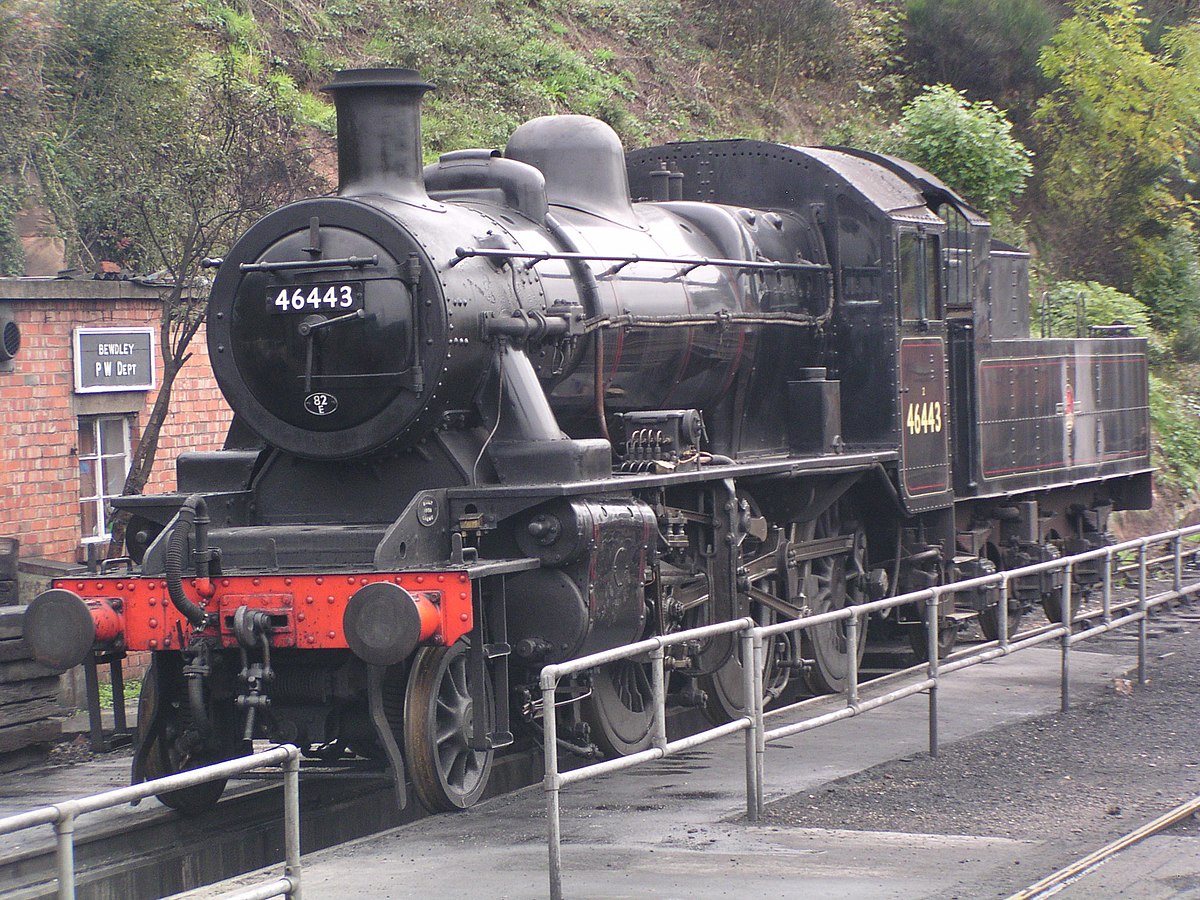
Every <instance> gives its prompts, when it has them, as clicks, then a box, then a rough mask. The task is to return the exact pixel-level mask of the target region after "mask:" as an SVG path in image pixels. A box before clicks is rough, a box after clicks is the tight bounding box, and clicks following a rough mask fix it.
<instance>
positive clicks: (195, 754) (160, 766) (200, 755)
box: [137, 659, 240, 816]
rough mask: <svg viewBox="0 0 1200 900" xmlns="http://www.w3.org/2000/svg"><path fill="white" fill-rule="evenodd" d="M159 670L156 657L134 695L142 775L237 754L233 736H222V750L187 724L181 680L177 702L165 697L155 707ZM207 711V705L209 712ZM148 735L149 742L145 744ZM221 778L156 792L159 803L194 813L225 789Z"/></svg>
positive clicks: (211, 803) (158, 775)
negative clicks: (137, 694)
mask: <svg viewBox="0 0 1200 900" xmlns="http://www.w3.org/2000/svg"><path fill="white" fill-rule="evenodd" d="M161 672H162V663H161V662H160V661H159V660H157V659H155V660H154V661H153V662H152V663H151V664H150V669H149V671H147V672H146V677H145V679H144V680H143V681H142V692H141V694H140V695H139V696H138V717H137V747H138V748H139V753H142V752H144V753H145V762H144V763H143V766H142V771H141V773H140V774H141V776H142V778H143V779H144V780H145V781H152V780H154V779H155V778H164V777H166V776H167V775H176V774H178V773H179V772H183V771H186V770H188V769H196V768H199V767H200V766H207V765H211V764H212V763H217V762H223V761H224V760H226V759H232V758H233V757H235V756H237V755H238V752H239V749H240V744H238V743H236V742H234V741H233V739H232V737H230V740H229V741H226V742H225V743H226V744H227V745H228V746H226V747H225V749H224V750H221V751H219V750H214V749H213V748H212V747H211V746H208V745H206V744H205V742H204V741H203V740H202V739H201V737H200V735H199V734H198V733H197V732H196V730H195V729H194V728H192V726H191V716H190V714H189V712H188V707H187V698H186V696H184V694H185V693H186V691H185V690H184V689H183V687H182V685H180V689H179V691H178V692H177V694H178V696H180V697H181V701H180V703H179V704H178V705H176V704H174V703H170V702H167V703H165V704H164V705H163V706H162V707H161V708H160V707H159V702H160V701H159V690H160V688H159V683H158V682H159V677H160V673H161ZM212 712H213V711H212V710H210V715H211V714H212ZM156 720H157V721H156ZM211 721H213V722H219V721H220V722H224V724H225V725H228V726H230V727H232V723H231V722H228V721H226V720H225V717H221V719H218V718H216V717H213V718H212V720H211ZM226 730H228V729H226ZM230 734H232V732H230ZM147 741H149V742H150V743H149V745H148V746H144V745H145V744H146V742H147ZM226 781H227V779H224V778H220V779H217V780H216V781H207V782H205V783H204V784H198V785H195V786H194V787H187V788H180V789H178V790H174V791H166V792H165V793H162V794H157V795H156V796H157V797H158V799H159V801H160V802H161V803H162V804H163V805H164V806H169V807H170V808H171V809H174V810H177V811H178V812H180V813H183V814H184V815H185V816H198V815H200V814H201V813H204V812H207V811H208V810H210V809H212V808H213V807H214V806H216V804H217V801H218V800H220V799H221V794H222V793H224V791H225V784H226Z"/></svg>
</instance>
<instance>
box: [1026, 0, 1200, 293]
mask: <svg viewBox="0 0 1200 900" xmlns="http://www.w3.org/2000/svg"><path fill="white" fill-rule="evenodd" d="M1074 9H1075V15H1073V16H1072V17H1071V18H1069V19H1067V20H1066V21H1064V22H1063V23H1062V25H1061V26H1060V27H1059V29H1058V31H1057V33H1056V34H1055V35H1054V38H1053V39H1052V40H1051V42H1050V44H1049V45H1047V47H1046V48H1045V49H1044V50H1043V51H1042V55H1041V60H1040V65H1041V68H1042V71H1043V72H1044V73H1045V75H1046V76H1047V77H1048V78H1050V79H1052V80H1053V83H1054V87H1053V88H1052V90H1051V91H1050V92H1049V93H1048V94H1046V95H1045V96H1044V97H1043V98H1042V100H1041V101H1040V102H1039V104H1038V109H1037V112H1036V114H1035V120H1036V125H1037V132H1038V135H1039V137H1040V140H1041V144H1042V147H1043V149H1042V159H1043V165H1042V169H1043V172H1042V187H1043V192H1044V194H1045V197H1046V199H1047V201H1048V202H1049V204H1050V205H1051V210H1050V212H1051V213H1052V217H1051V221H1052V225H1051V229H1050V230H1048V231H1047V232H1046V236H1047V238H1048V240H1049V241H1050V242H1051V243H1052V244H1053V245H1054V246H1055V247H1056V248H1057V249H1058V251H1059V253H1060V255H1066V256H1069V258H1070V263H1071V266H1070V267H1071V270H1072V272H1073V273H1074V274H1075V275H1077V276H1082V277H1085V278H1089V279H1095V280H1100V281H1105V282H1107V283H1110V284H1115V285H1117V286H1119V287H1121V288H1123V289H1125V290H1130V289H1132V288H1135V287H1136V285H1137V283H1138V281H1139V279H1140V278H1141V277H1142V276H1145V275H1149V274H1150V273H1151V272H1152V271H1153V270H1154V269H1155V268H1156V267H1157V266H1158V265H1159V264H1160V263H1161V261H1162V260H1161V257H1162V252H1163V247H1162V241H1163V240H1164V239H1166V238H1168V237H1169V236H1170V235H1171V234H1172V233H1175V235H1176V242H1177V240H1178V238H1180V237H1182V238H1183V239H1184V240H1185V242H1190V238H1189V237H1188V235H1189V234H1190V232H1191V230H1192V221H1191V220H1192V213H1191V209H1190V199H1189V197H1188V187H1189V185H1190V182H1191V181H1193V180H1194V179H1195V177H1196V173H1195V172H1193V171H1192V168H1193V166H1194V156H1193V155H1192V150H1193V148H1194V145H1195V139H1196V136H1197V129H1198V126H1200V27H1198V26H1196V25H1194V24H1193V25H1187V26H1183V27H1179V28H1174V29H1168V30H1167V31H1165V32H1164V33H1163V35H1162V38H1161V45H1160V49H1158V50H1157V51H1151V50H1150V49H1148V48H1147V45H1146V33H1147V27H1148V25H1149V23H1148V21H1147V20H1146V19H1144V18H1142V17H1141V16H1140V15H1139V12H1138V6H1137V4H1136V3H1135V2H1134V0H1076V2H1075V4H1074ZM1054 213H1057V215H1053V214H1054ZM1189 252H1194V250H1192V251H1189ZM1177 268H1178V270H1179V271H1180V272H1186V271H1188V269H1189V267H1188V266H1186V265H1185V266H1179V267H1177ZM1191 268H1194V267H1191ZM1144 299H1146V300H1147V301H1148V302H1149V303H1150V304H1151V305H1152V306H1157V304H1156V302H1155V298H1153V297H1146V298H1144ZM1195 299H1196V298H1195V297H1193V298H1192V301H1193V302H1194V300H1195Z"/></svg>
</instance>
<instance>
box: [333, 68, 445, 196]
mask: <svg viewBox="0 0 1200 900" xmlns="http://www.w3.org/2000/svg"><path fill="white" fill-rule="evenodd" d="M432 88H433V85H432V84H429V83H428V82H426V81H423V80H422V79H421V76H420V74H418V73H417V71H416V70H415V69H346V70H345V71H342V72H338V73H337V74H336V75H335V76H334V77H333V81H332V82H331V83H330V84H327V85H326V86H325V87H324V88H323V90H325V91H327V92H328V93H330V94H332V95H333V102H334V105H335V106H336V107H337V128H338V133H337V147H338V194H339V195H341V196H343V197H353V196H359V195H363V194H384V195H393V196H401V197H411V196H414V195H415V196H418V197H424V196H425V183H424V180H423V179H422V177H421V169H422V167H423V163H424V160H423V158H422V154H421V97H422V96H423V95H424V94H425V92H426V91H428V90H431V89H432Z"/></svg>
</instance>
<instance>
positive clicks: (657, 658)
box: [650, 645, 667, 755]
mask: <svg viewBox="0 0 1200 900" xmlns="http://www.w3.org/2000/svg"><path fill="white" fill-rule="evenodd" d="M663 657H664V653H663V648H662V646H661V645H659V646H658V647H655V648H654V649H653V650H651V651H650V687H651V689H652V690H653V692H654V718H653V720H652V722H651V727H652V728H653V729H654V734H653V735H651V739H652V740H653V741H654V746H655V747H657V748H658V749H659V750H661V751H662V752H663V754H664V755H665V754H666V752H667V679H666V675H665V673H664V672H663Z"/></svg>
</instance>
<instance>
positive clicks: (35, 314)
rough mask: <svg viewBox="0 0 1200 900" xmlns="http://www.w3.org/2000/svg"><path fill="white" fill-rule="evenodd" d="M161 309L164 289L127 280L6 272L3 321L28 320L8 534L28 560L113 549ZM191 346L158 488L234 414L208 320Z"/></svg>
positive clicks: (149, 384)
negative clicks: (211, 359)
mask: <svg viewBox="0 0 1200 900" xmlns="http://www.w3.org/2000/svg"><path fill="white" fill-rule="evenodd" d="M161 310H162V304H161V301H160V300H159V295H158V292H157V291H156V290H154V289H153V288H150V287H145V286H142V285H138V284H135V283H133V282H128V281H94V280H60V279H30V278H11V279H9V278H5V279H0V320H5V319H7V320H10V321H12V322H14V323H15V324H16V326H17V327H18V328H19V329H20V349H19V351H18V352H17V354H16V356H15V358H14V359H12V360H11V361H10V362H6V363H3V366H2V368H0V537H16V538H18V539H19V540H20V558H21V560H22V569H23V570H26V571H32V570H34V569H36V565H32V564H31V565H26V563H29V562H30V561H33V560H38V559H41V560H47V561H51V562H58V563H79V562H83V561H86V560H87V559H88V556H89V552H90V553H91V555H93V556H96V555H97V554H98V555H99V556H101V557H102V556H103V555H104V552H105V550H106V549H107V540H106V536H107V523H106V522H105V511H106V499H107V498H108V497H110V496H112V495H114V494H119V493H120V492H121V489H122V487H123V483H124V480H125V475H126V473H127V471H128V463H129V457H130V453H131V451H132V448H133V447H134V446H136V442H137V440H138V438H139V436H140V435H141V430H142V428H143V427H144V426H145V422H146V419H147V417H148V416H149V414H150V409H151V407H152V406H153V404H154V400H155V398H156V396H157V389H158V387H159V385H160V384H161V377H160V374H159V369H160V368H161V358H160V356H159V354H160V349H159V346H158V326H159V322H160V318H161ZM191 351H192V358H191V359H190V360H189V361H188V362H187V364H186V365H185V366H184V368H183V370H182V371H181V372H180V374H179V377H178V378H177V380H176V382H175V386H174V390H173V393H172V402H171V412H170V414H169V415H168V417H167V421H166V423H165V425H164V427H163V431H162V436H161V440H160V443H159V449H158V456H157V461H156V463H155V467H154V472H153V475H152V477H151V481H150V484H149V485H148V486H147V488H146V491H147V493H150V492H162V491H171V490H174V487H175V457H176V456H177V455H178V454H179V453H180V452H181V451H184V450H210V449H215V448H218V447H220V446H221V443H222V441H223V440H224V437H225V432H226V430H227V428H228V426H229V421H230V419H231V417H232V413H231V412H230V410H229V408H228V406H226V404H225V401H224V399H223V398H222V397H221V393H220V391H219V390H218V389H217V385H216V382H215V381H214V380H213V377H212V372H211V370H210V368H209V364H208V351H207V346H206V342H205V335H204V331H203V329H202V330H201V331H200V333H199V334H197V336H196V338H195V339H194V340H193V343H192V346H191ZM139 354H140V355H139ZM151 359H152V360H153V365H154V369H153V371H152V372H151V371H148V369H149V365H148V364H149V362H150V361H151ZM81 368H82V369H84V370H85V371H83V372H80V371H79V370H80V369H81ZM34 581H36V579H34ZM21 595H22V598H23V599H25V600H27V599H28V596H29V591H28V590H26V588H25V586H24V584H23V585H22V589H21Z"/></svg>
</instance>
